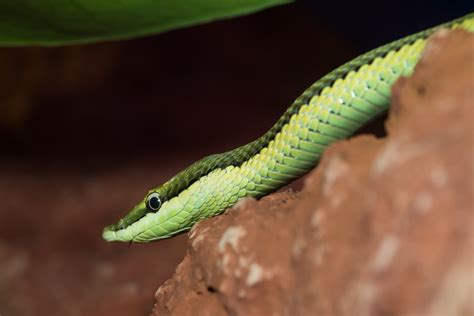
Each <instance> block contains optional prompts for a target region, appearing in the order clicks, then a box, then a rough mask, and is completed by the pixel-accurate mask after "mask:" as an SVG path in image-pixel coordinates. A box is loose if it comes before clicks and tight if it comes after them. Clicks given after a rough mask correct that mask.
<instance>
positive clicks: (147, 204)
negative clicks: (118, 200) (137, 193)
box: [102, 187, 166, 241]
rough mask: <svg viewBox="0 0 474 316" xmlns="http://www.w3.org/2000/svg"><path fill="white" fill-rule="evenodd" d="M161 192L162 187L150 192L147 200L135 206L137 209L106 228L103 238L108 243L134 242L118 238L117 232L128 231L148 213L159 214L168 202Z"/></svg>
mask: <svg viewBox="0 0 474 316" xmlns="http://www.w3.org/2000/svg"><path fill="white" fill-rule="evenodd" d="M160 191H161V190H160V187H158V188H156V189H153V190H150V191H149V192H148V194H147V195H146V196H145V198H144V199H143V200H142V201H140V203H138V204H137V205H135V207H133V208H132V210H130V211H129V212H128V213H127V214H126V215H125V216H124V217H123V218H121V219H120V220H119V221H118V222H117V223H115V224H112V225H109V226H107V227H105V228H104V231H103V234H102V237H103V238H104V239H105V240H107V241H133V240H125V239H123V238H117V232H119V231H124V230H126V229H127V228H128V227H130V226H131V225H133V224H134V223H136V222H137V221H139V220H140V219H141V218H143V217H145V216H146V215H147V214H148V213H157V212H158V211H159V210H160V208H161V205H162V203H163V202H165V201H166V197H164V196H163V195H162V193H160Z"/></svg>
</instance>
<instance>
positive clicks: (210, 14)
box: [0, 0, 291, 46]
mask: <svg viewBox="0 0 474 316" xmlns="http://www.w3.org/2000/svg"><path fill="white" fill-rule="evenodd" d="M288 2H291V0H0V45H2V46H19V45H62V44H72V43H85V42H95V41H102V40H116V39H127V38H133V37H138V36H144V35H151V34H156V33H159V32H164V31H169V30H172V29H176V28H180V27H185V26H190V25H195V24H199V23H204V22H209V21H212V20H217V19H223V18H228V17H233V16H238V15H242V14H248V13H252V12H255V11H258V10H262V9H264V8H267V7H270V6H274V5H278V4H283V3H288Z"/></svg>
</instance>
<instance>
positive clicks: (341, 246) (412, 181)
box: [153, 31, 474, 315]
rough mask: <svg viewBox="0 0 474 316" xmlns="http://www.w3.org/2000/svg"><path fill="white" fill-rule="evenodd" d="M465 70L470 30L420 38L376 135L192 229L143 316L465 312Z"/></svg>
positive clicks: (473, 212)
mask: <svg viewBox="0 0 474 316" xmlns="http://www.w3.org/2000/svg"><path fill="white" fill-rule="evenodd" d="M473 74H474V35H472V34H468V33H467V32H463V31H452V32H449V33H448V32H444V31H443V32H439V33H437V34H436V35H434V36H433V38H432V39H431V40H430V42H429V44H428V46H427V49H426V51H425V53H424V56H423V58H422V60H421V61H420V63H419V64H418V66H417V67H416V69H415V72H414V74H413V76H412V77H410V78H403V79H401V80H399V82H398V83H397V84H396V86H395V87H394V88H393V90H394V97H393V105H392V108H391V113H390V118H389V121H388V123H387V130H388V135H387V137H386V138H384V139H376V138H375V137H372V136H358V137H355V138H352V139H349V140H347V141H342V142H339V143H337V144H334V145H333V146H331V147H330V148H329V149H328V150H327V152H326V153H325V155H324V157H323V159H322V161H321V163H320V165H319V167H318V168H316V169H315V170H314V171H313V172H311V173H310V174H309V175H308V176H307V178H306V179H305V183H304V188H303V190H302V191H301V192H299V193H294V192H283V193H278V194H274V195H271V196H268V197H266V198H264V199H262V200H261V201H255V200H244V201H242V202H241V203H240V204H238V205H237V206H236V207H234V208H233V209H232V210H229V211H228V212H226V213H225V214H224V215H222V216H218V217H215V218H211V219H208V220H205V221H202V222H200V223H199V224H197V225H196V226H195V227H194V229H193V230H192V231H191V232H190V234H189V241H188V252H187V255H186V257H185V259H184V260H183V262H182V263H181V264H180V265H179V266H178V268H177V269H176V272H175V274H174V276H173V277H172V278H171V279H170V280H168V281H167V282H166V283H165V284H163V285H162V286H161V287H160V288H159V289H158V291H157V292H156V304H155V307H154V311H153V315H229V314H230V315H468V314H473V313H474V300H473V299H472V298H473V297H472V295H473V290H474V277H473V275H474V271H473V253H474V229H473V223H474V208H473V171H474V170H473V161H474V157H473V150H472V148H473V147H472V146H473V143H474V142H473V135H474V124H473V122H474V115H473V113H474V108H473V106H474V104H473V103H474V102H473V100H474V98H473V91H474V80H473Z"/></svg>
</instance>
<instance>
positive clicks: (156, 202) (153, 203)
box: [148, 196, 161, 210]
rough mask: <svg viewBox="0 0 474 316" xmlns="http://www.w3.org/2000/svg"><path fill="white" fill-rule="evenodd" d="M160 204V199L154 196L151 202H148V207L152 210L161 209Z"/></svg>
mask: <svg viewBox="0 0 474 316" xmlns="http://www.w3.org/2000/svg"><path fill="white" fill-rule="evenodd" d="M160 204H161V202H160V199H159V198H158V197H157V196H152V197H151V198H150V200H148V205H149V206H150V208H151V209H152V210H156V209H157V208H159V207H160Z"/></svg>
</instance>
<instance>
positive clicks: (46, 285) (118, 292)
mask: <svg viewBox="0 0 474 316" xmlns="http://www.w3.org/2000/svg"><path fill="white" fill-rule="evenodd" d="M472 9H473V8H472V4H470V3H468V2H467V1H458V2H456V1H454V2H453V1H451V2H450V4H449V5H447V4H446V3H443V2H441V1H439V2H436V1H435V2H432V3H430V7H429V8H426V7H423V6H422V5H421V4H420V5H419V6H417V4H416V3H412V2H409V1H401V2H397V4H396V6H394V7H390V8H389V4H386V3H385V4H382V3H380V2H378V3H375V2H374V3H370V2H366V3H364V4H361V3H359V2H357V3H351V4H349V3H347V4H344V10H342V8H341V4H340V3H337V2H331V1H324V2H323V3H319V2H316V1H313V2H311V1H306V2H298V3H296V4H291V5H286V6H282V7H276V8H272V9H269V10H265V11H262V12H260V13H257V14H254V15H251V16H246V17H241V18H237V19H231V20H227V21H220V22H215V23H211V24H207V25H201V26H197V27H192V28H187V29H183V30H178V31H173V32H169V33H164V34H160V35H157V36H153V37H148V38H143V39H137V40H129V41H122V42H109V43H100V44H91V45H76V46H68V47H62V48H40V47H30V48H0V69H1V71H0V87H1V89H0V314H1V315H3V316H5V315H86V314H87V315H110V314H112V313H113V314H115V315H147V314H148V313H149V312H150V311H151V308H152V306H153V295H154V293H155V290H156V289H157V288H158V287H159V286H160V285H161V284H162V283H163V282H164V281H165V280H166V279H168V278H169V277H170V276H171V275H172V273H173V271H174V269H175V268H176V266H177V264H178V263H179V262H180V261H181V260H182V258H183V257H184V254H185V251H186V235H185V234H184V235H180V236H178V237H176V238H173V239H170V240H164V241H160V242H156V243H151V244H144V245H140V244H133V245H127V244H110V243H106V242H104V241H103V240H102V239H101V231H102V228H103V227H104V226H105V225H108V224H111V223H112V222H115V221H116V220H118V219H119V218H120V217H121V216H122V215H124V214H125V213H126V212H127V210H128V209H130V208H131V207H132V206H133V205H134V204H135V203H136V202H137V201H139V200H140V199H142V198H143V196H144V194H145V193H146V191H147V190H148V189H150V188H152V187H155V186H157V185H159V184H160V183H162V182H163V181H165V180H167V179H168V178H169V177H171V176H173V175H174V174H175V173H176V172H177V171H179V170H181V169H182V168H184V167H186V166H187V165H189V164H190V163H192V162H194V161H195V160H197V159H199V158H202V157H203V156H205V155H208V154H212V153H217V152H222V151H226V150H229V149H232V148H234V147H236V146H238V145H242V144H244V143H247V142H249V141H251V140H253V139H255V138H256V137H258V136H260V135H261V134H262V133H264V132H265V131H266V130H267V129H268V128H269V127H271V125H272V124H273V122H274V121H276V120H277V118H278V117H279V116H280V115H281V114H282V113H283V111H284V110H285V109H286V108H287V107H288V106H289V105H290V104H291V102H292V101H293V99H295V98H296V97H297V96H298V95H299V94H300V93H301V92H302V91H303V90H304V89H305V88H306V87H308V86H309V85H310V84H311V83H313V82H314V81H316V80H317V79H318V78H319V77H321V76H322V75H324V74H325V73H327V72H328V71H330V70H332V69H333V68H335V67H337V66H338V65H340V64H342V63H344V62H345V61H348V60H349V59H351V58H353V57H355V56H357V55H358V54H359V53H362V52H364V51H366V50H368V49H370V48H374V47H376V46H378V45H380V44H383V43H386V42H388V41H390V40H393V39H396V38H399V37H402V36H404V35H407V34H410V33H413V32H416V31H419V30H422V29H424V28H427V27H430V26H433V25H436V24H439V23H442V22H445V21H448V20H450V19H453V18H456V17H458V16H462V15H464V14H467V13H468V12H469V11H472ZM382 122H383V119H382V120H380V121H379V122H378V123H377V122H376V123H375V124H373V126H372V127H371V128H372V129H371V128H369V129H368V130H367V131H374V129H375V130H377V129H378V133H379V134H380V133H382V134H383V131H382V132H380V129H381V126H382V125H383V123H382Z"/></svg>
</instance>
